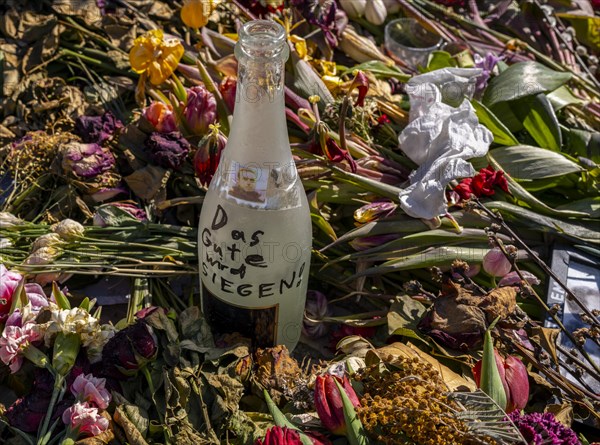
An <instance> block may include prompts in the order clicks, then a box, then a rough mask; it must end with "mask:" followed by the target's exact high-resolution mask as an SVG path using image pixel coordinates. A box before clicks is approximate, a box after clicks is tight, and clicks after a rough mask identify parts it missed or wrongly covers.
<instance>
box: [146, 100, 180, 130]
mask: <svg viewBox="0 0 600 445" xmlns="http://www.w3.org/2000/svg"><path fill="white" fill-rule="evenodd" d="M142 116H144V117H145V118H146V119H147V120H148V122H150V123H151V124H152V126H153V127H154V129H155V130H156V131H158V132H159V133H171V132H172V131H177V123H176V122H175V114H174V113H173V107H172V106H171V105H169V104H165V103H164V102H158V101H156V102H152V103H151V104H150V105H149V106H148V107H146V108H145V109H144V112H143V113H142Z"/></svg>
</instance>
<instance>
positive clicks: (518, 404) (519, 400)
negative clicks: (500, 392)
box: [473, 349, 529, 413]
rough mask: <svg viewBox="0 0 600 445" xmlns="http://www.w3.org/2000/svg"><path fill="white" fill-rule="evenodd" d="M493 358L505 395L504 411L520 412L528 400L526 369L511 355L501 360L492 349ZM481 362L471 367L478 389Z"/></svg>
mask: <svg viewBox="0 0 600 445" xmlns="http://www.w3.org/2000/svg"><path fill="white" fill-rule="evenodd" d="M494 357H495V359H496V367H497V368H498V372H499V373H500V380H502V386H503V387H504V392H505V394H506V407H502V408H504V411H506V412H507V413H510V412H512V411H515V410H517V411H520V410H522V409H523V408H525V405H527V400H528V399H529V377H528V376H527V368H526V367H525V365H524V364H523V362H522V361H521V360H519V359H518V358H516V357H513V356H512V355H509V356H508V357H506V358H505V359H504V358H502V356H501V355H500V354H498V351H496V349H494ZM482 363H483V362H482V360H479V361H478V362H477V364H476V365H475V366H474V367H473V377H474V378H475V383H476V384H477V386H478V387H479V385H480V382H481V367H482Z"/></svg>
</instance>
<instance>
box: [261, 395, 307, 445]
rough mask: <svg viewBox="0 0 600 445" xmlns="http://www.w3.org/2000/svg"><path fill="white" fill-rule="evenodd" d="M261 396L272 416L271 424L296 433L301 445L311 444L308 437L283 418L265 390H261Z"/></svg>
mask: <svg viewBox="0 0 600 445" xmlns="http://www.w3.org/2000/svg"><path fill="white" fill-rule="evenodd" d="M263 395H264V397H265V402H267V408H269V412H270V413H271V416H273V422H275V425H277V426H280V427H287V428H289V429H291V430H296V431H298V434H300V440H301V441H302V443H303V444H304V445H312V444H313V442H312V440H311V439H310V437H308V436H307V435H306V434H304V433H303V432H302V430H300V429H299V428H298V427H297V426H296V425H294V424H293V423H292V422H290V421H289V420H288V418H287V417H285V415H284V414H283V413H282V412H281V410H280V409H279V408H277V405H275V402H273V399H271V396H270V395H269V392H268V391H267V390H266V389H264V390H263Z"/></svg>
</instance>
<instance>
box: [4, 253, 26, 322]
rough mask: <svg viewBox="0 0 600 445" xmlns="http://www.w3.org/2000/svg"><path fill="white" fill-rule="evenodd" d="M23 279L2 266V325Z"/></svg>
mask: <svg viewBox="0 0 600 445" xmlns="http://www.w3.org/2000/svg"><path fill="white" fill-rule="evenodd" d="M22 278H23V277H21V275H20V274H19V273H17V272H14V271H12V270H8V269H6V267H5V266H4V264H0V323H1V322H3V321H4V320H5V319H6V318H7V317H8V312H9V311H10V307H11V304H12V298H13V294H14V293H15V289H16V288H17V286H18V285H19V282H20V281H21V279H22Z"/></svg>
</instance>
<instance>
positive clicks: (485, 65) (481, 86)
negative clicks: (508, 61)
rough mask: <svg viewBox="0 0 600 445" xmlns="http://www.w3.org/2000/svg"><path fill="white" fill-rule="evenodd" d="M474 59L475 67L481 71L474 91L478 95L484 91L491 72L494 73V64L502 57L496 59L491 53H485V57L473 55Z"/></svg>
mask: <svg viewBox="0 0 600 445" xmlns="http://www.w3.org/2000/svg"><path fill="white" fill-rule="evenodd" d="M474 59H475V67H476V68H481V69H482V70H483V72H482V73H481V74H480V75H479V77H478V78H477V83H476V85H475V91H476V92H477V93H479V94H480V93H482V92H483V90H485V87H486V86H487V83H488V80H489V78H490V76H491V74H492V71H494V67H495V66H496V64H497V63H498V62H499V61H500V60H502V56H500V57H497V56H495V55H494V54H493V53H487V54H486V55H485V57H481V56H480V55H479V54H475V56H474Z"/></svg>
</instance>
